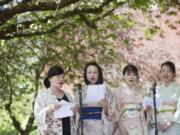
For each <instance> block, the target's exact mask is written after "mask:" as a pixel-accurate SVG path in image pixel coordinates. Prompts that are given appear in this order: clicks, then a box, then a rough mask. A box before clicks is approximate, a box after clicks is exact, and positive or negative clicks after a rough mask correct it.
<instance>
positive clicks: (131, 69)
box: [123, 64, 139, 78]
mask: <svg viewBox="0 0 180 135" xmlns="http://www.w3.org/2000/svg"><path fill="white" fill-rule="evenodd" d="M130 72H132V73H135V74H136V75H137V78H139V74H138V69H137V67H136V66H134V65H132V64H128V65H126V66H125V67H124V69H123V75H125V74H126V73H130Z"/></svg>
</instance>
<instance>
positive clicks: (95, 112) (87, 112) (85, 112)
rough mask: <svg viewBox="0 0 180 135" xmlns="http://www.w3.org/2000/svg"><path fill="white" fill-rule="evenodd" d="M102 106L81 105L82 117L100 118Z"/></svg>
mask: <svg viewBox="0 0 180 135" xmlns="http://www.w3.org/2000/svg"><path fill="white" fill-rule="evenodd" d="M102 109H103V108H102V107H83V108H82V119H96V120H100V119H101V115H102Z"/></svg>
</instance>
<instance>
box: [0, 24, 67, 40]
mask: <svg viewBox="0 0 180 135" xmlns="http://www.w3.org/2000/svg"><path fill="white" fill-rule="evenodd" d="M63 25H64V22H62V23H59V24H57V25H56V26H54V27H52V28H51V29H49V30H47V31H36V32H31V33H14V34H13V35H0V39H6V40H7V39H11V38H16V37H29V36H33V35H43V34H50V33H52V32H55V31H56V30H58V29H59V28H60V27H62V26H63Z"/></svg>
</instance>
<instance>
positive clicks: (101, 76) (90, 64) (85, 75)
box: [84, 62, 104, 85]
mask: <svg viewBox="0 0 180 135" xmlns="http://www.w3.org/2000/svg"><path fill="white" fill-rule="evenodd" d="M89 66H95V67H97V69H98V80H97V82H96V84H102V83H103V81H104V80H103V74H102V70H101V67H100V66H99V65H98V64H97V63H96V62H89V63H87V64H86V66H85V68H84V82H85V83H86V84H87V85H89V84H90V82H89V80H88V79H87V68H88V67H89Z"/></svg>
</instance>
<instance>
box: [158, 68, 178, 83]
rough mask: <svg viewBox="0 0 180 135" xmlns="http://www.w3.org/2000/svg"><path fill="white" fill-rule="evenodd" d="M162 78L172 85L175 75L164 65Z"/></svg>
mask: <svg viewBox="0 0 180 135" xmlns="http://www.w3.org/2000/svg"><path fill="white" fill-rule="evenodd" d="M160 76H161V80H162V81H163V82H164V83H171V82H172V81H173V80H174V77H175V74H174V73H173V71H171V69H170V67H169V66H167V65H164V66H162V68H161V72H160Z"/></svg>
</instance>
